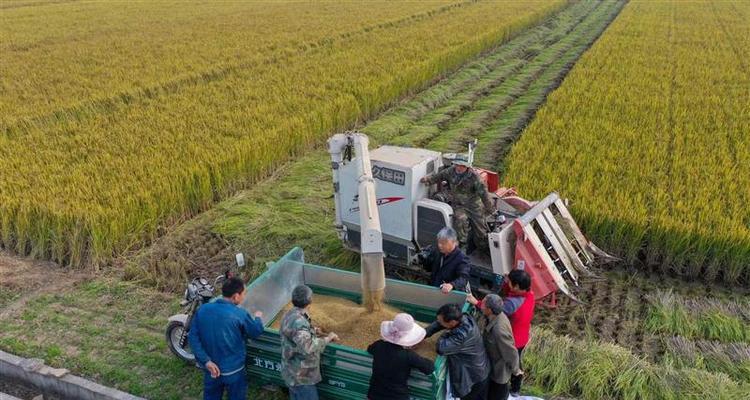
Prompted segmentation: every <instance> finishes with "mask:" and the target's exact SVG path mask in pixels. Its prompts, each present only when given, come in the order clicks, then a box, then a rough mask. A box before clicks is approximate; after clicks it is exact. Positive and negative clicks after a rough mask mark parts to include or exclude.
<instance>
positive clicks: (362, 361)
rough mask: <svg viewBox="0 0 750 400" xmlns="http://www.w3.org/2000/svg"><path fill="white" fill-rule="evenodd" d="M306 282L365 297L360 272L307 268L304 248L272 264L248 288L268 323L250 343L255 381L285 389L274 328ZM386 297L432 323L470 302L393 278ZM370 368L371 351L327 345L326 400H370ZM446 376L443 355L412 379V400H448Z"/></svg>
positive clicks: (250, 303) (252, 305)
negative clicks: (447, 308)
mask: <svg viewBox="0 0 750 400" xmlns="http://www.w3.org/2000/svg"><path fill="white" fill-rule="evenodd" d="M302 283H304V284H306V285H308V286H310V287H311V288H312V289H313V291H314V292H315V293H318V294H325V295H332V296H337V297H343V298H347V299H350V300H354V301H359V300H360V298H361V290H360V278H359V274H357V273H352V272H347V271H341V270H337V269H333V268H326V267H321V266H317V265H312V264H306V263H305V262H304V255H303V252H302V249H300V248H294V249H292V250H291V251H290V252H289V253H287V254H286V255H285V256H284V257H282V258H281V259H279V260H278V261H276V262H275V263H273V264H272V265H271V266H270V267H269V268H268V270H267V271H266V272H264V273H263V274H262V275H261V276H260V277H258V278H257V279H256V280H255V281H254V282H253V283H252V284H250V285H249V286H248V295H247V297H246V299H245V302H244V303H243V304H242V306H243V307H245V308H246V309H247V310H248V311H250V312H255V311H258V310H260V311H262V312H263V315H264V316H265V318H264V320H265V321H266V329H265V332H264V333H263V335H261V337H260V338H259V339H256V340H251V341H249V342H248V345H247V371H248V374H249V377H250V381H251V382H254V383H259V384H275V385H279V386H284V382H283V380H282V379H281V372H280V371H281V363H280V362H281V347H280V338H279V332H278V330H276V329H272V328H270V327H269V326H270V324H271V322H272V321H273V320H275V319H276V318H277V317H279V315H278V314H279V313H280V312H281V310H282V308H283V307H284V306H285V305H286V304H287V303H288V302H289V301H290V300H291V292H292V289H293V288H294V287H295V286H296V285H299V284H302ZM385 298H386V302H387V303H388V304H390V305H393V306H395V307H396V308H399V309H401V310H403V311H404V312H408V313H410V314H411V315H413V316H414V318H415V319H417V320H419V321H423V322H431V321H433V320H434V318H435V311H436V310H437V309H438V308H439V307H440V306H441V305H443V304H445V303H450V302H456V303H463V302H464V300H465V298H464V296H463V295H462V294H460V293H458V292H455V293H450V294H447V295H445V294H442V293H441V292H440V291H439V290H438V289H436V288H433V287H430V286H425V285H418V284H414V283H410V282H404V281H398V280H392V279H388V280H387V283H386V293H385ZM371 368H372V357H371V356H370V355H369V354H368V353H367V352H365V351H362V350H358V349H354V348H351V347H348V346H343V345H339V344H335V343H332V344H330V345H328V346H327V347H326V349H325V352H324V353H323V356H322V357H321V374H322V376H323V381H322V382H320V383H319V384H318V391H319V393H320V396H321V398H324V399H341V400H351V399H365V398H366V397H367V388H368V384H369V381H370V373H371ZM445 378H446V366H445V358H444V357H442V356H438V357H437V359H436V360H435V372H434V373H433V374H432V375H429V376H425V375H423V374H421V373H419V372H414V373H413V374H412V376H411V378H410V380H409V387H410V393H411V398H412V399H415V400H417V399H419V400H422V399H424V400H427V399H444V398H445V392H446V380H445Z"/></svg>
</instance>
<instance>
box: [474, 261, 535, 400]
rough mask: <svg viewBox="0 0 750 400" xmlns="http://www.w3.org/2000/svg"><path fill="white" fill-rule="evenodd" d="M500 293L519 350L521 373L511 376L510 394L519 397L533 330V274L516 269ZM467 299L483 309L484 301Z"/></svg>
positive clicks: (506, 280) (509, 275) (507, 277)
mask: <svg viewBox="0 0 750 400" xmlns="http://www.w3.org/2000/svg"><path fill="white" fill-rule="evenodd" d="M500 295H501V296H502V297H503V314H505V315H506V316H507V317H508V319H509V320H510V327H511V329H512V330H513V340H514V342H515V345H516V350H518V363H519V370H520V373H519V374H516V375H513V376H511V378H510V394H511V396H514V397H518V396H519V394H520V393H521V383H522V382H523V363H522V362H521V355H522V354H523V349H524V348H525V347H526V345H527V344H528V343H529V333H530V331H531V320H532V318H534V305H535V304H536V300H535V299H534V292H532V291H531V276H530V275H529V273H528V272H526V271H524V270H521V269H516V270H513V271H511V272H510V274H508V275H507V276H506V278H505V280H504V282H503V286H502V287H501V288H500ZM466 301H468V302H469V303H471V304H473V305H475V306H476V307H477V308H478V309H480V310H481V309H482V301H480V300H477V299H476V298H475V297H474V296H472V295H471V294H469V295H468V296H467V297H466Z"/></svg>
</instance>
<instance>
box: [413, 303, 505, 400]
mask: <svg viewBox="0 0 750 400" xmlns="http://www.w3.org/2000/svg"><path fill="white" fill-rule="evenodd" d="M443 329H446V330H447V332H445V333H443V335H442V336H440V339H438V343H437V353H438V354H440V355H443V356H445V357H446V359H447V363H448V375H449V378H450V384H451V394H452V396H453V397H458V398H461V399H462V400H483V399H484V398H485V396H486V394H487V383H488V378H489V373H490V365H489V362H488V360H487V353H486V352H485V349H484V343H483V341H482V334H481V332H480V331H479V327H478V326H477V323H476V322H475V321H474V318H472V317H471V316H469V315H466V314H463V313H462V312H461V306H459V305H458V304H446V305H444V306H442V307H440V308H439V309H438V311H437V321H435V322H433V323H432V324H431V325H430V326H429V327H427V329H426V331H427V337H430V336H432V335H433V334H435V333H436V332H439V331H441V330H443Z"/></svg>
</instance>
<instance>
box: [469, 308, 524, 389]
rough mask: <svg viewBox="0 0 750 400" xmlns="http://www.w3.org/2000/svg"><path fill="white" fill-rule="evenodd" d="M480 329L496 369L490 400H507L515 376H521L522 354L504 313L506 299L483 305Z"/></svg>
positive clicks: (492, 375)
mask: <svg viewBox="0 0 750 400" xmlns="http://www.w3.org/2000/svg"><path fill="white" fill-rule="evenodd" d="M480 309H481V311H482V317H481V318H479V328H480V330H481V332H482V339H483V340H484V347H485V349H486V350H487V355H488V357H489V360H490V365H491V367H492V369H491V371H492V372H491V373H490V384H489V390H488V396H487V399H488V400H507V399H508V395H509V389H510V387H509V382H510V377H511V376H512V375H516V374H519V373H520V368H519V363H518V351H517V350H516V346H515V342H514V340H513V331H512V330H511V328H510V321H509V320H508V317H506V316H505V314H504V313H503V299H502V298H501V297H500V296H498V295H496V294H489V295H487V296H485V298H484V300H483V301H482V303H481V308H480Z"/></svg>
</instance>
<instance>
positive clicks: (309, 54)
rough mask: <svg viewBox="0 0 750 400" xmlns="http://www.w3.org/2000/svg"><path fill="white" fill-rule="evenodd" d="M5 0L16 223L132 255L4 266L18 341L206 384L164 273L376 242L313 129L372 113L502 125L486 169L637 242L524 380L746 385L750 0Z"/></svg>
mask: <svg viewBox="0 0 750 400" xmlns="http://www.w3.org/2000/svg"><path fill="white" fill-rule="evenodd" d="M185 4H187V5H188V6H184V5H185ZM260 4H262V6H260ZM362 10H367V12H363V11H362ZM0 16H1V17H2V20H3V24H0V39H1V40H0V49H2V50H0V51H2V52H3V54H5V53H8V54H11V55H12V57H0V70H2V71H3V73H0V88H2V89H1V90H0V168H3V171H4V173H3V174H2V175H0V247H4V248H7V249H10V250H14V251H15V252H16V253H20V254H28V255H32V256H34V257H38V258H47V259H53V260H56V261H58V262H59V263H62V264H66V265H77V266H78V265H89V264H94V265H97V264H102V263H104V262H106V261H107V260H108V259H109V258H110V257H111V256H112V255H121V254H125V257H122V258H120V259H118V260H115V263H114V266H116V267H122V268H111V269H110V270H109V271H108V272H109V273H108V274H105V275H106V276H104V277H101V276H97V277H96V278H92V280H91V281H84V282H79V283H76V284H72V283H71V284H65V283H64V282H65V281H63V283H62V284H60V286H59V289H58V288H55V293H45V292H44V291H42V290H40V289H38V288H27V289H23V290H21V289H19V288H16V287H13V290H7V288H8V287H9V286H7V285H6V284H5V282H4V281H3V280H2V279H0V320H2V323H0V348H2V349H3V350H8V351H11V352H14V353H17V354H21V355H24V356H29V357H43V358H45V359H46V360H47V361H49V362H51V363H52V364H53V365H57V366H61V367H66V366H68V367H71V368H72V370H74V371H75V372H76V373H79V374H81V375H84V376H87V377H90V378H93V379H95V380H96V381H97V382H102V383H105V384H109V385H114V386H116V387H118V388H121V389H123V390H127V391H129V392H132V393H134V394H137V395H140V396H144V397H147V398H154V399H157V398H164V399H178V398H198V397H199V394H200V385H201V376H200V372H199V371H197V370H194V369H193V368H192V366H186V365H184V364H182V363H180V362H179V361H177V360H175V359H174V358H173V357H172V356H171V355H170V354H169V352H168V351H167V349H166V348H165V347H164V346H165V345H164V341H163V338H162V332H161V329H162V327H163V324H164V322H165V320H166V317H167V316H168V315H170V314H172V313H174V312H176V311H177V309H178V308H177V305H176V300H177V298H178V297H179V296H178V295H171V294H169V293H165V291H166V292H173V293H180V292H181V291H182V290H183V289H184V283H185V281H186V280H188V279H189V278H191V277H193V276H196V275H201V276H212V275H214V274H216V273H218V272H219V271H221V270H222V269H223V268H224V266H226V265H227V264H228V263H231V262H232V260H233V256H234V254H235V253H236V252H243V253H245V255H246V257H247V259H248V260H249V262H250V264H251V266H250V268H249V269H248V271H247V276H246V278H248V279H252V278H254V277H256V276H257V275H258V274H260V273H261V272H262V271H263V269H264V265H265V262H266V261H269V260H274V259H277V258H278V257H279V255H281V254H284V253H285V252H286V251H287V250H288V249H289V248H291V247H292V246H302V247H303V248H304V249H305V256H306V259H307V261H310V262H313V263H317V264H323V265H332V266H338V267H341V268H348V267H349V266H351V265H354V264H356V261H355V260H354V259H353V255H352V254H351V253H348V252H345V251H344V250H343V249H342V247H341V243H340V242H339V240H338V239H337V237H336V234H335V232H334V231H333V229H331V225H332V218H333V217H332V213H333V203H332V201H331V199H330V195H331V193H330V170H329V158H328V154H327V153H326V151H325V150H324V149H321V148H320V146H316V145H317V144H320V143H321V142H322V140H323V139H325V138H326V137H327V136H328V134H329V133H331V132H332V131H335V130H339V129H343V128H344V127H351V126H355V127H356V128H358V129H360V130H362V131H364V132H366V133H367V134H368V135H369V136H370V138H371V139H372V142H373V143H372V144H373V146H375V145H378V144H398V145H405V146H419V147H426V148H430V149H434V150H440V151H460V150H461V149H462V148H463V146H464V143H465V141H466V140H468V139H471V138H479V141H480V146H479V149H478V152H477V154H476V162H477V164H478V165H479V166H481V167H484V168H491V169H495V168H498V169H500V170H501V171H502V172H503V175H502V176H501V179H502V180H503V183H505V184H509V185H513V186H516V187H517V188H518V189H519V191H520V193H521V194H522V195H523V196H525V197H528V198H535V197H538V196H541V195H544V194H546V193H547V192H549V191H552V190H558V191H561V192H562V193H563V195H564V196H565V197H568V198H570V199H571V200H572V205H571V210H572V211H573V212H574V213H575V214H576V217H577V219H578V221H579V222H582V223H583V224H582V225H583V230H584V231H585V232H586V233H587V234H588V235H589V236H592V237H593V240H594V242H596V243H597V244H599V245H601V247H603V248H605V249H606V250H607V251H608V252H612V253H617V254H619V255H621V256H623V257H624V258H625V259H626V261H627V262H626V263H623V265H618V266H617V267H615V268H613V269H612V270H609V271H606V270H605V271H598V272H599V274H600V276H598V277H586V278H584V279H582V282H581V285H580V287H579V288H577V289H576V295H577V296H578V298H580V299H581V300H582V301H583V302H582V303H574V302H572V301H570V300H569V299H567V298H564V299H560V303H559V307H558V308H557V309H554V310H549V309H545V308H543V307H538V308H537V313H536V315H535V319H534V321H533V335H532V340H531V342H530V345H529V347H528V350H527V351H526V353H525V355H524V369H525V371H526V374H527V375H526V376H527V378H526V383H525V387H526V389H525V390H524V391H528V394H535V395H539V396H540V397H544V398H550V396H557V395H561V396H565V397H566V398H570V397H574V398H579V399H586V400H588V399H591V400H600V399H627V400H636V399H644V400H645V399H649V400H651V399H665V400H666V399H668V400H677V399H695V400H699V399H700V400H706V399H716V400H724V399H727V400H728V399H744V398H750V347H749V346H750V331H748V326H750V314H748V306H750V303H748V301H749V300H748V299H749V298H750V297H748V294H749V292H748V288H747V287H742V284H746V283H747V282H748V279H749V278H750V275H748V274H749V273H750V272H749V269H750V263H748V261H750V256H749V253H748V249H750V246H748V243H750V242H749V241H747V239H748V235H747V230H748V227H749V226H750V213H748V211H746V210H744V209H743V206H744V204H745V203H746V202H747V200H748V199H750V191H748V190H747V188H748V187H750V185H748V183H749V182H747V176H750V174H749V172H750V171H748V168H749V167H748V166H750V162H749V161H750V160H748V159H747V157H748V156H749V155H750V151H748V150H750V149H749V148H748V144H749V143H750V137H748V135H747V133H748V132H750V125H748V118H749V114H748V110H750V81H749V80H748V76H749V75H748V64H747V57H743V55H746V54H747V53H748V50H750V49H749V48H748V46H749V44H750V40H748V39H750V35H749V33H750V30H748V29H749V26H748V25H749V23H748V21H750V18H748V17H750V7H748V3H746V2H741V1H722V2H707V1H689V2H678V1H660V2H646V1H639V0H632V1H629V2H626V1H624V0H623V1H618V0H603V1H562V0H561V1H549V2H543V1H519V2H516V1H512V2H498V1H478V2H474V1H437V0H436V1H432V0H429V1H405V2H391V1H380V0H375V1H368V2H361V1H347V2H339V1H327V0H326V1H316V2H312V3H302V2H294V1H266V2H263V3H255V2H226V3H224V2H222V3H217V2H207V1H191V2H179V3H178V2H134V3H118V7H112V2H75V1H73V2H69V1H65V0H62V1H55V0H40V1H33V0H9V1H6V2H4V3H2V4H0ZM80 20H85V21H87V23H80ZM157 22H158V23H157ZM248 22H252V24H253V25H252V27H251V26H250V25H249V24H248ZM384 49H387V51H386V50H384ZM40 59H43V60H45V62H44V63H39V62H37V60H40ZM467 60H470V61H468V62H467ZM381 111H383V112H382V113H381ZM527 125H528V126H527ZM290 160H291V161H290ZM269 174H270V175H271V176H270V177H268V175H269ZM244 188H246V189H247V190H244ZM240 189H243V190H240ZM743 189H745V190H743ZM235 192H238V193H237V195H235V196H229V195H230V194H234V193H235ZM674 199H679V200H680V201H678V202H675V201H672V200H674ZM204 210H205V212H203V213H201V214H199V215H198V216H197V217H195V218H192V216H193V215H194V214H195V213H196V212H198V211H204ZM149 242H152V243H149ZM50 264H51V263H50ZM0 266H2V263H1V262H0ZM641 266H645V268H641ZM110 275H111V276H110ZM684 278H692V279H688V280H685V279H684ZM56 279H57V278H50V281H55V280H56ZM717 279H718V280H720V281H721V280H723V282H722V283H715V281H716V280H717ZM19 281H23V282H24V283H26V284H28V283H35V280H32V282H26V281H24V280H22V279H20V278H19ZM123 281H130V282H123ZM42 282H43V281H42ZM710 282H714V283H710ZM737 284H740V286H737ZM63 286H65V287H64V288H63ZM58 290H59V292H60V293H57V291H58ZM27 293H28V294H27ZM27 297H28V298H27ZM19 299H21V300H22V301H27V303H26V304H27V305H26V306H24V307H22V308H17V309H16V311H8V310H11V309H13V307H14V306H16V305H17V303H18V301H21V300H19ZM143 309H148V310H152V311H153V313H150V314H149V313H146V314H148V315H146V314H144V313H142V312H139V310H140V311H142V310H143ZM103 327H106V328H103ZM102 337H104V338H107V339H108V343H110V344H111V345H110V346H108V347H107V348H106V349H104V348H102V347H101V344H100V342H101V340H99V339H100V338H102ZM112 360H114V362H113V361H112ZM252 390H254V391H253V392H252V393H253V394H252V395H251V396H270V397H273V398H280V397H281V395H279V394H278V393H277V395H278V396H277V395H271V394H268V392H258V391H257V390H258V389H252ZM259 398H260V397H259ZM262 398H265V397H262ZM552 398H554V397H552Z"/></svg>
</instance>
